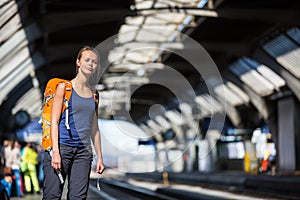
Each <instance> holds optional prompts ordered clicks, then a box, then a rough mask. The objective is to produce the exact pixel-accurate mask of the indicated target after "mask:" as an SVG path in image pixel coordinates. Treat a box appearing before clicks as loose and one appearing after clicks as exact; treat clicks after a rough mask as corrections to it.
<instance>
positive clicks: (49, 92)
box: [41, 78, 99, 150]
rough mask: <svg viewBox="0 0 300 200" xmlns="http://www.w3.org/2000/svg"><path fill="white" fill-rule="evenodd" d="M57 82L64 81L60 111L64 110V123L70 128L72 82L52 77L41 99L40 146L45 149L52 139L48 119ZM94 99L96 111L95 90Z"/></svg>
mask: <svg viewBox="0 0 300 200" xmlns="http://www.w3.org/2000/svg"><path fill="white" fill-rule="evenodd" d="M59 83H65V94H64V104H63V107H62V110H61V113H63V112H64V111H66V122H65V125H66V127H67V129H70V126H69V109H68V103H69V101H70V98H71V94H72V83H71V81H68V80H64V79H60V78H52V79H50V80H49V81H48V83H47V85H46V88H45V92H44V100H43V107H42V109H43V112H42V118H41V123H42V146H43V148H44V149H45V150H51V148H52V141H51V137H50V120H51V110H52V102H53V97H54V96H55V93H56V88H57V86H58V84H59ZM94 100H95V110H96V113H98V104H99V95H98V92H97V91H96V92H95V94H94Z"/></svg>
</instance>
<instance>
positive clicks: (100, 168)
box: [96, 160, 104, 174]
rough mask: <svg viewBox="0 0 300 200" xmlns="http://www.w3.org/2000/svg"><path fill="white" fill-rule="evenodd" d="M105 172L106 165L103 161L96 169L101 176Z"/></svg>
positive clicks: (98, 163) (99, 162)
mask: <svg viewBox="0 0 300 200" xmlns="http://www.w3.org/2000/svg"><path fill="white" fill-rule="evenodd" d="M103 171H104V164H103V162H102V161H100V160H99V161H98V162H97V168H96V172H97V173H99V174H102V173H103Z"/></svg>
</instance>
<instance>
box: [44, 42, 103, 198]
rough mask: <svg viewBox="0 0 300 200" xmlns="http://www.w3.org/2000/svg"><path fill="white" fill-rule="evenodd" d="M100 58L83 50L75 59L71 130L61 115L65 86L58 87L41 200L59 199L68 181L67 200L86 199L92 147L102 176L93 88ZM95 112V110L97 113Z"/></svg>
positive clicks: (64, 117) (97, 168) (87, 50)
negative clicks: (62, 182) (59, 176)
mask: <svg viewBox="0 0 300 200" xmlns="http://www.w3.org/2000/svg"><path fill="white" fill-rule="evenodd" d="M99 60H100V57H99V54H98V52H97V51H96V50H95V49H94V48H92V47H88V46H86V47H84V48H82V49H81V50H80V51H79V53H78V55H77V59H76V70H77V74H76V77H75V78H74V79H73V80H71V83H72V87H73V89H72V95H71V99H70V101H69V107H68V110H69V111H68V114H69V115H68V120H69V126H70V129H69V130H68V129H67V128H66V126H65V120H66V114H67V113H66V111H64V112H63V113H61V110H62V106H63V103H64V100H63V99H64V92H65V83H60V84H59V85H58V86H57V90H56V94H55V97H54V99H53V104H52V112H51V127H50V135H51V140H52V157H51V155H49V153H47V152H46V153H45V155H44V187H43V199H45V200H48V199H49V200H50V199H51V200H53V199H61V195H62V190H63V184H61V182H60V180H59V178H58V176H57V171H60V172H61V174H62V176H63V179H65V178H66V177H68V193H67V196H68V199H70V200H76V199H81V200H82V199H86V198H87V192H88V185H89V175H90V171H91V162H92V146H91V145H92V144H91V140H90V139H92V141H93V144H94V149H95V152H96V154H97V157H98V160H97V167H96V172H97V173H102V172H103V170H104V165H103V161H102V153H101V146H100V145H101V142H100V131H99V128H98V119H97V114H96V111H95V101H94V94H95V85H96V84H97V82H98V80H99V72H100V65H99ZM96 110H97V109H96Z"/></svg>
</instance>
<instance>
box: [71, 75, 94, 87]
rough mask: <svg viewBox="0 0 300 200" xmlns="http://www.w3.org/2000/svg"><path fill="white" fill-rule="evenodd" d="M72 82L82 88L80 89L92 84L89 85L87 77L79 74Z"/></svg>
mask: <svg viewBox="0 0 300 200" xmlns="http://www.w3.org/2000/svg"><path fill="white" fill-rule="evenodd" d="M72 84H73V85H74V86H76V87H77V88H80V89H83V88H87V87H88V88H89V87H90V85H89V82H88V80H87V78H86V77H83V76H79V75H77V76H76V77H75V78H74V79H73V80H72Z"/></svg>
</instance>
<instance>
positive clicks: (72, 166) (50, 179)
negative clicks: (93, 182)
mask: <svg viewBox="0 0 300 200" xmlns="http://www.w3.org/2000/svg"><path fill="white" fill-rule="evenodd" d="M60 155H61V160H62V169H61V172H62V175H63V177H64V179H65V178H66V177H68V193H67V197H68V199H69V200H77V199H78V200H79V199H80V200H83V199H87V192H88V187H89V176H90V171H91V162H92V151H91V149H90V148H89V149H87V148H85V147H83V148H78V147H70V146H65V145H60ZM43 169H44V187H43V200H54V199H57V200H59V199H61V196H62V190H63V187H64V186H63V185H62V184H61V183H60V180H59V178H58V176H57V174H56V172H55V170H54V169H53V168H52V166H51V156H50V155H49V153H48V152H45V156H44V168H43Z"/></svg>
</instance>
